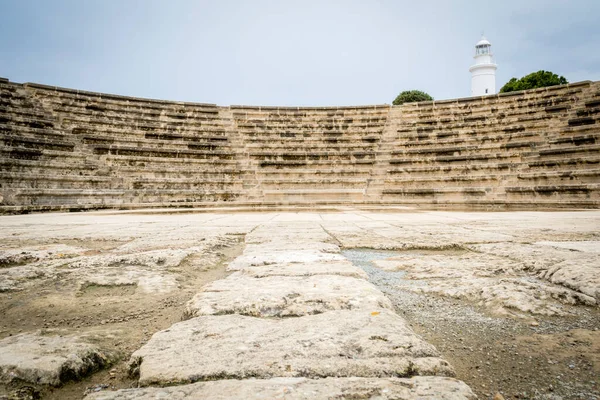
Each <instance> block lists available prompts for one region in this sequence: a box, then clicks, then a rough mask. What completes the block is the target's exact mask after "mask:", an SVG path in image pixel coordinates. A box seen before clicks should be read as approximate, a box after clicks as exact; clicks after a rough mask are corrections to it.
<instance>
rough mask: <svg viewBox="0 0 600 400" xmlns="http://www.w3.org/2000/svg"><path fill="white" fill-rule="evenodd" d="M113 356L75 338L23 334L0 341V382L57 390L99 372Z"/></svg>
mask: <svg viewBox="0 0 600 400" xmlns="http://www.w3.org/2000/svg"><path fill="white" fill-rule="evenodd" d="M115 359H116V355H115V354H112V353H110V352H106V351H103V350H102V349H100V348H99V347H97V346H95V345H92V344H89V343H85V342H82V341H81V340H80V338H78V337H76V336H44V335H42V334H41V333H23V334H20V335H17V336H11V337H7V338H5V339H2V340H0V382H2V383H10V382H12V381H24V382H28V383H33V384H41V385H51V386H59V385H61V384H63V383H65V382H68V381H71V380H79V379H80V378H82V377H84V376H86V375H88V374H90V373H92V372H94V371H97V370H100V369H102V368H103V367H105V366H107V365H110V364H111V363H112V362H113V361H115Z"/></svg>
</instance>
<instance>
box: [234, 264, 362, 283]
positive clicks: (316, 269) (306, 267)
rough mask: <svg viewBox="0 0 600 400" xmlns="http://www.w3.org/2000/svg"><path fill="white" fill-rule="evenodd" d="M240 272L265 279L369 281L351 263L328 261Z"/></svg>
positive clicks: (266, 267) (264, 267) (257, 268)
mask: <svg viewBox="0 0 600 400" xmlns="http://www.w3.org/2000/svg"><path fill="white" fill-rule="evenodd" d="M239 272H240V273H242V274H244V275H247V276H250V277H253V278H264V277H267V276H312V275H340V276H350V277H353V278H360V279H368V276H367V274H366V272H365V271H363V270H362V269H360V268H359V267H355V266H354V265H352V263H351V262H349V261H347V260H344V261H327V262H312V263H303V264H300V263H280V264H269V265H264V266H252V267H244V268H241V269H239Z"/></svg>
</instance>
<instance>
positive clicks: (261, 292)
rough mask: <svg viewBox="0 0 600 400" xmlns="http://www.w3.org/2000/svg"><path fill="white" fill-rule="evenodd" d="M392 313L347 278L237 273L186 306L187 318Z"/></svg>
mask: <svg viewBox="0 0 600 400" xmlns="http://www.w3.org/2000/svg"><path fill="white" fill-rule="evenodd" d="M380 308H387V309H390V310H392V309H393V306H392V303H391V302H390V301H389V300H388V299H387V298H386V297H385V296H384V295H383V293H382V292H381V291H380V290H379V289H377V288H376V287H375V286H373V285H372V284H371V283H369V282H367V281H365V280H363V279H356V278H350V277H346V276H335V275H314V276H309V277H281V276H276V277H266V278H260V279H257V278H251V277H248V276H245V275H242V274H239V273H234V274H233V275H230V276H229V277H227V278H226V279H221V280H218V281H215V282H212V283H211V284H209V285H206V286H205V287H204V288H203V289H202V292H201V293H199V294H197V295H195V296H194V298H193V299H192V300H191V301H190V302H188V304H187V311H186V313H187V315H189V316H199V315H220V314H240V315H249V316H255V317H290V316H303V315H310V314H319V313H322V312H325V311H329V310H364V311H368V312H370V311H373V310H377V309H380Z"/></svg>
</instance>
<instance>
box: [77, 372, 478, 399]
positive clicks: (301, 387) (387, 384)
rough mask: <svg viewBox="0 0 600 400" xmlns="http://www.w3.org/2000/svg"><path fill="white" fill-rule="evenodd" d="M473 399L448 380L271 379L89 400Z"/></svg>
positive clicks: (124, 392)
mask: <svg viewBox="0 0 600 400" xmlns="http://www.w3.org/2000/svg"><path fill="white" fill-rule="evenodd" d="M167 398H168V399H214V400H219V399H279V398H285V399H298V400H301V399H306V400H308V399H381V400H384V399H390V400H391V399H395V400H408V399H432V400H433V399H435V400H466V399H475V398H476V396H475V395H474V394H473V392H472V391H471V389H469V387H468V386H467V385H466V384H465V383H464V382H461V381H459V380H456V379H453V378H447V377H432V376H416V377H413V378H325V379H306V378H272V379H266V380H263V379H247V380H243V381H240V380H221V381H213V382H198V383H194V384H189V385H181V386H171V387H166V388H139V389H125V390H119V391H116V392H100V393H94V394H91V395H89V396H87V397H86V399H89V400H136V399H167Z"/></svg>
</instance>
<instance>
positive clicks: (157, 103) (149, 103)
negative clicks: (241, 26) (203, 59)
mask: <svg viewBox="0 0 600 400" xmlns="http://www.w3.org/2000/svg"><path fill="white" fill-rule="evenodd" d="M10 85H14V84H10ZM23 86H24V87H25V89H26V90H27V91H29V92H30V93H32V94H34V95H36V96H37V97H42V96H47V97H60V98H63V99H71V100H74V101H81V100H83V101H88V102H93V101H101V102H103V103H107V104H113V105H115V106H118V107H125V108H127V107H138V108H144V109H152V108H154V109H159V110H161V109H172V108H178V107H186V108H193V109H198V110H205V109H206V110H207V111H210V110H214V109H215V108H216V105H215V104H211V103H189V102H174V101H165V100H155V99H146V98H136V97H130V96H119V95H114V94H106V93H96V92H87V91H84V90H76V89H67V88H59V87H54V86H48V85H41V84H38V83H25V84H23Z"/></svg>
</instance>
